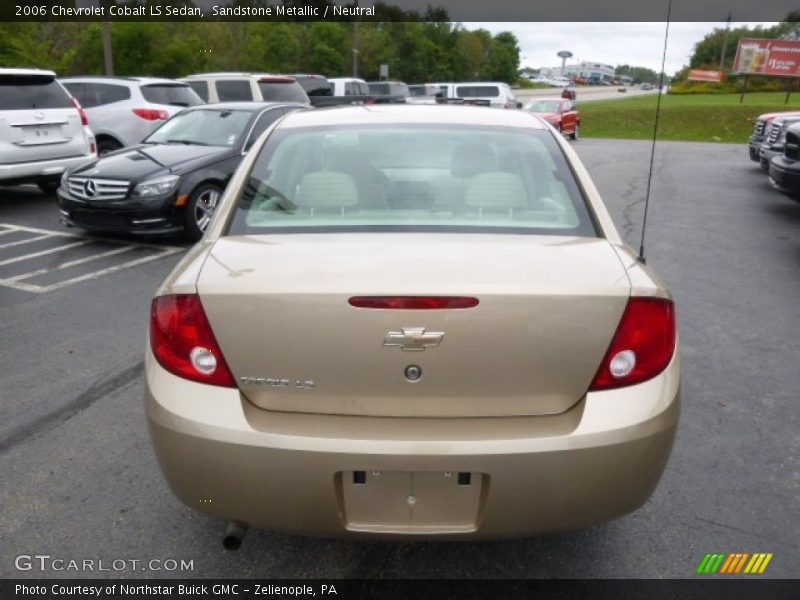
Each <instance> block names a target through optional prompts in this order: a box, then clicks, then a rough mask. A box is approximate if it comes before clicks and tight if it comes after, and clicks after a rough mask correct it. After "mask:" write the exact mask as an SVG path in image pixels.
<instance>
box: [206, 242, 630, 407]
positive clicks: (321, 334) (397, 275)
mask: <svg viewBox="0 0 800 600" xmlns="http://www.w3.org/2000/svg"><path fill="white" fill-rule="evenodd" d="M197 285H198V292H199V294H200V298H201V300H202V303H203V305H204V307H205V311H206V314H207V315H208V318H209V321H210V323H211V327H212V329H213V330H214V333H215V335H216V337H217V340H218V342H219V344H220V347H221V349H222V352H223V354H224V356H225V358H226V360H227V362H228V364H229V366H230V367H231V370H232V371H233V374H234V376H235V377H236V379H237V382H238V383H239V386H240V389H241V391H242V393H243V394H244V396H246V397H247V399H248V400H250V401H251V402H252V403H254V404H255V405H257V406H259V407H262V408H265V409H269V410H276V411H292V412H308V413H323V414H346V415H372V416H427V417H448V416H464V417H477V416H508V415H541V414H552V413H558V412H562V411H564V410H567V409H568V408H569V407H571V406H572V405H574V404H575V403H576V402H578V401H579V400H580V399H581V398H582V397H583V396H584V394H585V392H586V390H587V388H588V386H589V384H590V382H591V381H592V378H593V376H594V375H595V372H596V371H597V368H598V366H599V364H600V362H601V360H602V358H603V355H604V353H605V351H606V350H607V348H608V346H609V343H610V341H611V339H612V337H613V335H614V332H615V330H616V327H617V324H618V323H619V319H620V317H621V315H622V313H623V311H624V308H625V305H626V302H627V298H628V295H629V291H630V284H629V281H628V278H627V276H626V273H625V270H624V268H623V266H622V264H621V263H620V261H619V259H618V257H617V255H616V254H615V253H614V251H613V249H612V247H611V245H610V244H609V243H608V242H607V241H606V240H602V239H591V238H567V237H556V236H516V235H481V236H471V235H460V234H450V235H430V234H358V235H352V234H344V235H339V234H326V235H306V234H295V235H284V236H271V237H270V236H263V237H258V236H248V237H232V238H223V239H221V240H218V241H217V242H216V243H215V245H214V247H213V249H212V250H211V251H210V254H209V256H208V259H207V260H206V261H205V264H204V266H203V269H202V272H201V274H200V276H199V278H198V283H197ZM356 296H360V297H374V296H390V297H398V296H424V297H430V296H440V297H441V296H444V297H450V296H460V297H467V298H476V299H477V300H478V304H477V306H473V307H471V308H460V309H446V308H445V309H439V310H412V309H385V308H378V309H376V308H358V307H354V306H352V305H351V303H350V302H349V301H350V299H351V298H353V297H356ZM419 336H422V337H423V338H424V339H425V340H427V341H428V342H430V344H429V345H427V346H425V344H420V343H418V342H417V341H415V340H416V339H417V338H419ZM434 338H436V339H434ZM404 346H407V348H405V349H404ZM414 346H425V347H424V349H421V350H420V349H416V350H414V349H411V348H413V347H414ZM410 366H413V367H418V368H419V369H420V370H421V377H419V379H417V380H416V381H412V380H410V379H409V378H408V377H407V376H406V375H407V369H408V367H410Z"/></svg>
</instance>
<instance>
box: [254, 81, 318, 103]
mask: <svg viewBox="0 0 800 600" xmlns="http://www.w3.org/2000/svg"><path fill="white" fill-rule="evenodd" d="M258 88H259V89H260V90H261V96H262V98H263V99H264V100H267V101H269V102H303V103H306V104H307V103H308V96H307V95H306V93H305V92H304V91H303V88H302V86H301V85H300V84H299V83H297V82H296V81H259V82H258Z"/></svg>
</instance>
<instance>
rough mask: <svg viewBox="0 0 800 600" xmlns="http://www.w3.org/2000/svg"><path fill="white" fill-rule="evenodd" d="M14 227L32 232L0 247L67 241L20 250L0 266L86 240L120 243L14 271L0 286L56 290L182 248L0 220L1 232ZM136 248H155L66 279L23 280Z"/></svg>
mask: <svg viewBox="0 0 800 600" xmlns="http://www.w3.org/2000/svg"><path fill="white" fill-rule="evenodd" d="M14 231H19V232H23V233H29V234H33V237H31V238H25V239H24V240H19V241H15V242H10V243H8V244H2V245H0V249H2V248H7V247H13V246H18V245H21V244H25V243H29V242H34V241H38V240H43V239H49V238H60V239H63V240H64V241H65V242H68V243H66V244H61V245H59V246H56V247H54V248H47V249H45V250H40V251H38V252H30V253H28V254H22V255H20V256H14V257H11V258H7V259H5V260H3V261H0V267H2V266H4V265H9V264H13V263H17V262H21V261H25V260H30V259H33V258H37V257H39V256H44V255H47V254H53V253H57V252H63V251H65V250H68V249H70V248H77V247H79V246H85V245H87V244H91V243H94V242H102V243H104V244H113V245H115V246H119V247H118V248H114V249H112V250H103V251H101V252H96V253H94V254H91V255H89V256H85V257H82V258H78V259H74V260H69V261H66V262H62V263H60V264H58V265H56V266H54V267H48V268H40V269H33V270H31V271H28V272H26V273H20V274H17V275H13V276H11V277H7V278H0V286H5V287H9V288H13V289H17V290H21V291H25V292H33V293H37V294H42V293H46V292H51V291H53V290H57V289H60V288H63V287H66V286H69V285H73V284H75V283H79V282H81V281H87V280H90V279H97V278H98V277H102V276H103V275H108V274H110V273H116V272H117V271H122V270H123V269H129V268H131V267H136V266H138V265H142V264H144V263H148V262H150V261H153V260H157V259H159V258H164V257H165V256H169V255H171V254H175V253H177V252H182V251H183V248H180V247H176V246H163V245H158V244H151V243H147V242H127V241H121V240H114V239H109V238H102V237H92V238H87V237H85V236H79V235H75V234H72V233H66V232H62V231H50V230H47V229H38V228H34V227H23V226H19V225H12V224H9V223H0V235H3V234H5V233H11V232H14ZM137 248H145V249H150V250H155V251H156V252H155V253H153V254H150V255H148V256H144V257H141V258H137V259H133V260H129V261H126V262H123V263H120V264H118V265H113V266H110V267H104V268H101V269H98V270H95V271H91V272H89V273H83V274H81V275H78V276H75V277H71V278H69V279H65V280H63V281H56V282H55V283H51V284H49V285H37V284H33V283H28V282H27V281H25V280H26V279H32V278H34V277H38V276H40V275H45V274H48V273H55V272H58V271H61V270H64V269H68V268H70V267H74V266H78V265H83V264H88V263H91V262H92V261H94V260H98V259H102V258H107V257H109V256H116V255H120V254H124V253H126V252H129V251H130V250H135V249H137Z"/></svg>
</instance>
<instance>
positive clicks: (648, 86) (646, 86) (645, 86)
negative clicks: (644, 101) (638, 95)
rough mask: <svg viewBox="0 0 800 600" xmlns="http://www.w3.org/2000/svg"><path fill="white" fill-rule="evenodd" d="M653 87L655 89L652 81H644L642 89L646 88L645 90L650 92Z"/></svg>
mask: <svg viewBox="0 0 800 600" xmlns="http://www.w3.org/2000/svg"><path fill="white" fill-rule="evenodd" d="M652 89H653V84H652V83H643V84H642V90H644V91H645V92H649V91H650V90H652Z"/></svg>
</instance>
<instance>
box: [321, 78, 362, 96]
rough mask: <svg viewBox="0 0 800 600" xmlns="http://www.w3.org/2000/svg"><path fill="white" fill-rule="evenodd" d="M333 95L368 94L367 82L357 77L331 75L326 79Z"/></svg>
mask: <svg viewBox="0 0 800 600" xmlns="http://www.w3.org/2000/svg"><path fill="white" fill-rule="evenodd" d="M328 81H329V82H330V84H331V86H332V88H333V95H334V96H370V95H371V93H370V91H369V84H368V83H367V82H366V81H364V80H363V79H358V78H357V77H331V78H330V79H328Z"/></svg>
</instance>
